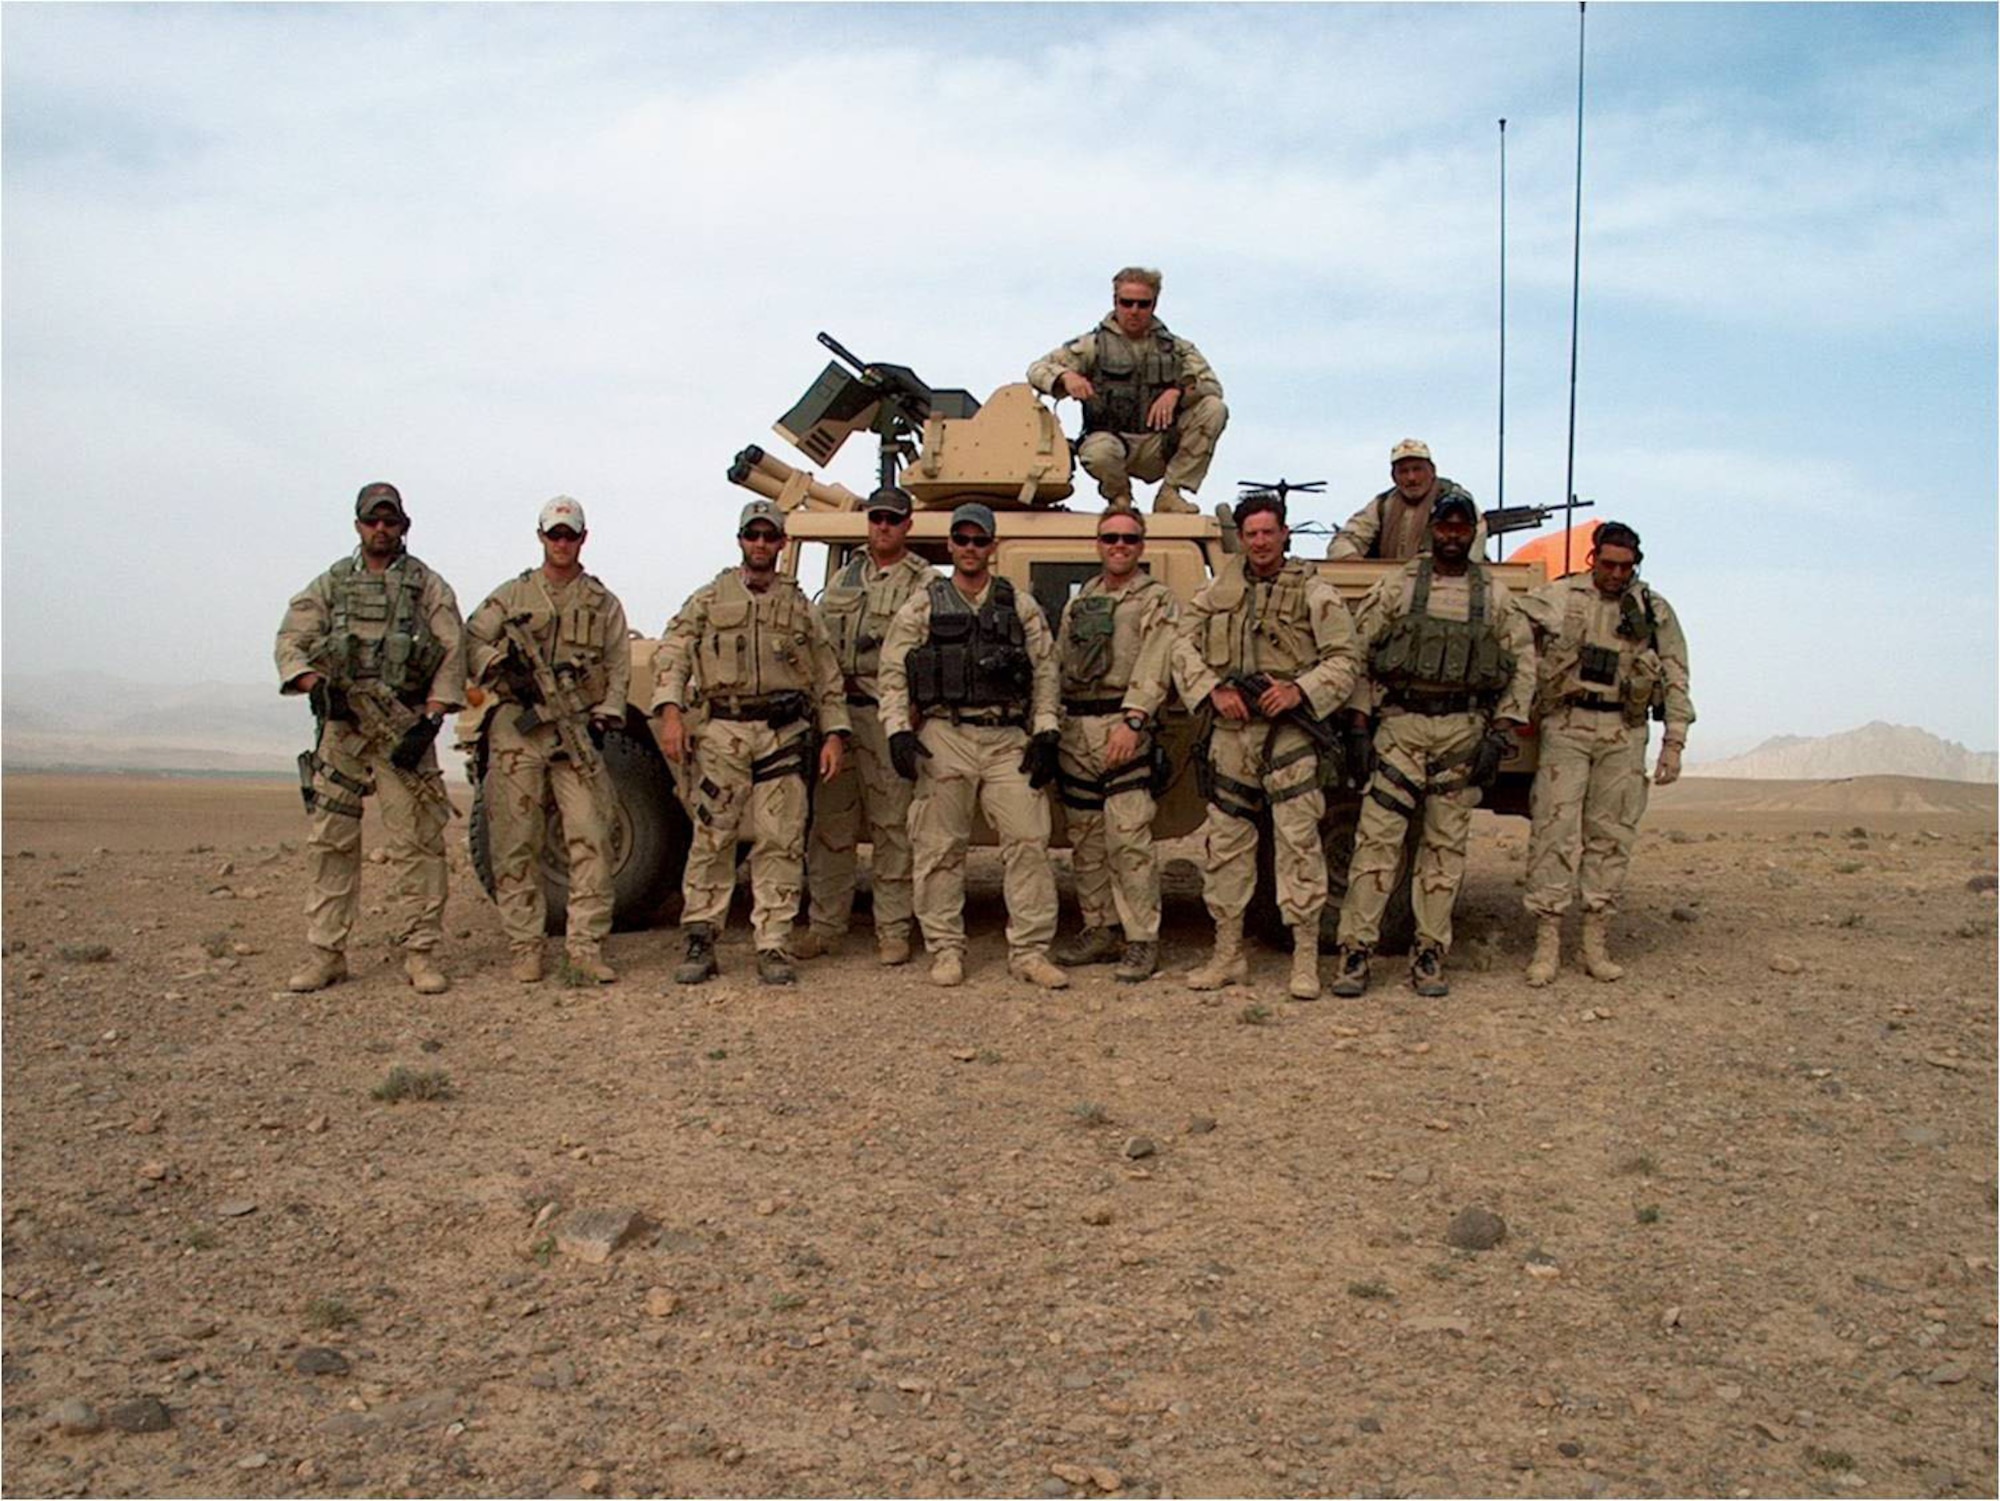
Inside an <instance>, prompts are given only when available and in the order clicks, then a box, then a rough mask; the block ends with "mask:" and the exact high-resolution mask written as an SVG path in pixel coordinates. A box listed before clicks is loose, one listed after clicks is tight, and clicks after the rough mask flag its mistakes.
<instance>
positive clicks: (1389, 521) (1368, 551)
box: [1326, 438, 1486, 559]
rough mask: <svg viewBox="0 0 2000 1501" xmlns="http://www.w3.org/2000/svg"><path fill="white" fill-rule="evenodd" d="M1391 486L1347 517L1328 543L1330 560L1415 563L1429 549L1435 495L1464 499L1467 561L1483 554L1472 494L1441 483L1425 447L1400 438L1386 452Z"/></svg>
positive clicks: (1448, 482) (1483, 534)
mask: <svg viewBox="0 0 2000 1501" xmlns="http://www.w3.org/2000/svg"><path fill="white" fill-rule="evenodd" d="M1389 478H1390V480H1391V481H1393V483H1391V484H1390V486H1389V488H1388V489H1386V490H1384V491H1383V492H1382V493H1381V494H1379V495H1377V496H1375V497H1374V498H1373V499H1371V500H1370V501H1369V502H1368V504H1366V505H1365V506H1363V507H1362V508H1361V509H1360V510H1358V511H1356V512H1355V513H1354V514H1353V515H1352V516H1350V517H1348V518H1347V521H1346V523H1345V524H1344V525H1343V526H1342V527H1341V528H1340V530H1339V531H1337V532H1335V533H1334V535H1333V540H1332V541H1331V542H1329V543H1328V544H1327V548H1326V555H1327V556H1328V557H1329V558H1390V559H1400V558H1416V557H1421V556H1423V555H1424V554H1425V553H1427V552H1429V551H1430V550H1431V530H1430V527H1431V507H1432V506H1433V505H1434V504H1435V503H1436V501H1437V500H1438V498H1439V497H1440V496H1444V495H1463V496H1464V497H1465V498H1466V500H1467V502H1468V503H1470V504H1471V506H1472V523H1473V533H1472V556H1473V557H1475V558H1483V557H1484V556H1485V555H1486V522H1485V520H1484V518H1482V517H1481V516H1480V514H1479V503H1478V502H1477V501H1475V500H1473V498H1472V492H1471V491H1469V490H1467V489H1466V488H1465V487H1464V486H1463V485H1461V484H1459V483H1458V482H1457V481H1455V480H1449V479H1443V478H1440V477H1439V475H1438V472H1437V465H1436V463H1434V462H1433V461H1432V459H1431V448H1430V445H1429V444H1428V443H1426V442H1424V441H1423V440H1422V439H1420V438H1405V439H1403V440H1402V441H1401V442H1399V443H1398V444H1397V445H1396V446H1395V447H1394V448H1392V449H1390V450H1389Z"/></svg>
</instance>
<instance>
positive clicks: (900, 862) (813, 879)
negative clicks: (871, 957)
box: [806, 705, 915, 939]
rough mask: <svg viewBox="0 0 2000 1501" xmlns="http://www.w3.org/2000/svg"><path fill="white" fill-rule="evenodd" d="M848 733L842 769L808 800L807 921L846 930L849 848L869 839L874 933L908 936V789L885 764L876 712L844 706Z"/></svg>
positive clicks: (850, 893)
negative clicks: (850, 728) (809, 905)
mask: <svg viewBox="0 0 2000 1501" xmlns="http://www.w3.org/2000/svg"><path fill="white" fill-rule="evenodd" d="M847 717H848V719H849V720H850V721H851V722H852V723H853V726H854V735H853V738H852V739H850V740H849V741H848V742H847V749H848V757H847V764H846V765H844V766H843V767H841V770H840V775H839V776H837V777H835V778H834V779H833V780H832V781H831V782H822V783H821V784H820V786H819V790H818V792H817V793H816V794H815V795H814V798H813V816H812V840H811V843H810V845H809V846H808V849H807V852H806V882H807V884H808V885H809V886H810V887H811V890H812V924H813V926H814V927H815V928H820V929H823V930H826V931H829V932H835V933H844V932H846V931H847V923H848V918H849V915H850V914H851V913H852V912H853V910H854V864H855V861H854V847H855V845H857V844H858V843H859V842H860V841H861V840H862V839H864V838H865V839H867V841H868V842H869V844H870V845H872V846H873V848H874V860H873V863H872V866H871V869H872V872H873V881H874V891H875V936H876V938H877V939H883V938H903V939H907V938H908V937H909V936H910V919H911V914H912V912H913V911H914V903H915V898H914V896H913V894H912V889H911V877H910V796H911V790H912V789H911V786H910V784H909V783H908V782H906V781H904V780H903V779H902V778H901V777H899V776H897V775H896V768H895V767H894V766H892V765H891V764H890V762H889V736H888V734H887V732H885V731H884V730H883V728H882V716H881V714H880V713H879V712H878V711H876V710H874V709H871V708H865V707H862V706H860V705H850V706H849V707H848V711H847Z"/></svg>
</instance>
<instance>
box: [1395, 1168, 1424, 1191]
mask: <svg viewBox="0 0 2000 1501" xmlns="http://www.w3.org/2000/svg"><path fill="white" fill-rule="evenodd" d="M1396 1181H1397V1182H1398V1183H1407V1184H1409V1185H1410V1187H1412V1188H1422V1187H1423V1186H1424V1185H1425V1184H1427V1183H1429V1182H1430V1181H1431V1170H1430V1166H1429V1164H1427V1163H1422V1162H1413V1163H1411V1164H1410V1165H1409V1166H1408V1167H1406V1168H1404V1169H1403V1170H1402V1171H1401V1172H1400V1173H1398V1174H1396Z"/></svg>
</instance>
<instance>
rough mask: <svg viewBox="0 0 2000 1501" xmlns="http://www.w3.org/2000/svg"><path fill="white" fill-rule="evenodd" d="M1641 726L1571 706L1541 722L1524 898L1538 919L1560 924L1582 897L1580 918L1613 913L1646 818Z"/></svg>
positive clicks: (1531, 804)
mask: <svg viewBox="0 0 2000 1501" xmlns="http://www.w3.org/2000/svg"><path fill="white" fill-rule="evenodd" d="M1647 790H1648V789H1647V785H1646V726H1645V725H1644V724H1635V725H1628V724H1626V723H1625V721H1624V718H1623V716H1621V715H1619V714H1617V713H1615V712H1607V711H1603V710H1597V709H1586V708H1583V707H1581V706H1580V705H1572V706H1571V707H1569V708H1567V709H1561V710H1558V711H1557V712H1556V713H1554V714H1551V715H1550V716H1549V717H1548V718H1547V719H1544V720H1543V721H1542V728H1541V758H1540V761H1539V762H1538V764H1537V765H1536V768H1535V786H1534V791H1533V792H1532V793H1530V794H1529V809H1530V811H1531V812H1532V813H1533V815H1534V821H1535V822H1534V829H1533V831H1532V832H1531V833H1530V834H1529V836H1528V894H1527V896H1526V897H1525V898H1524V899H1523V900H1524V905H1525V906H1526V907H1527V909H1528V910H1529V911H1530V912H1532V913H1534V914H1535V915H1536V916H1537V917H1561V916H1562V915H1563V913H1564V912H1565V911H1566V910H1567V909H1568V907H1569V903H1570V895H1571V893H1572V892H1573V891H1576V890H1579V889H1580V890H1581V892H1582V894H1583V910H1584V911H1586V912H1616V911H1617V910H1618V894H1619V893H1620V892H1621V891H1623V890H1624V889H1625V874H1626V872H1627V871H1628V870H1629V869H1630V868H1631V865H1632V846H1633V845H1634V844H1635V843H1636V842H1637V841H1638V838H1639V820H1640V819H1642V818H1644V817H1645V816H1646V794H1647Z"/></svg>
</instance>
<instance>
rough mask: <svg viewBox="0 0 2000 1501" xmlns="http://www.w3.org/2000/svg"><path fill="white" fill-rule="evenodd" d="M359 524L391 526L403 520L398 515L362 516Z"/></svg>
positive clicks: (395, 525)
mask: <svg viewBox="0 0 2000 1501" xmlns="http://www.w3.org/2000/svg"><path fill="white" fill-rule="evenodd" d="M361 524H362V525H363V526H386V527H392V528H393V527H399V526H401V525H402V524H403V520H402V518H401V517H400V516H363V517H362V518H361Z"/></svg>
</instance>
